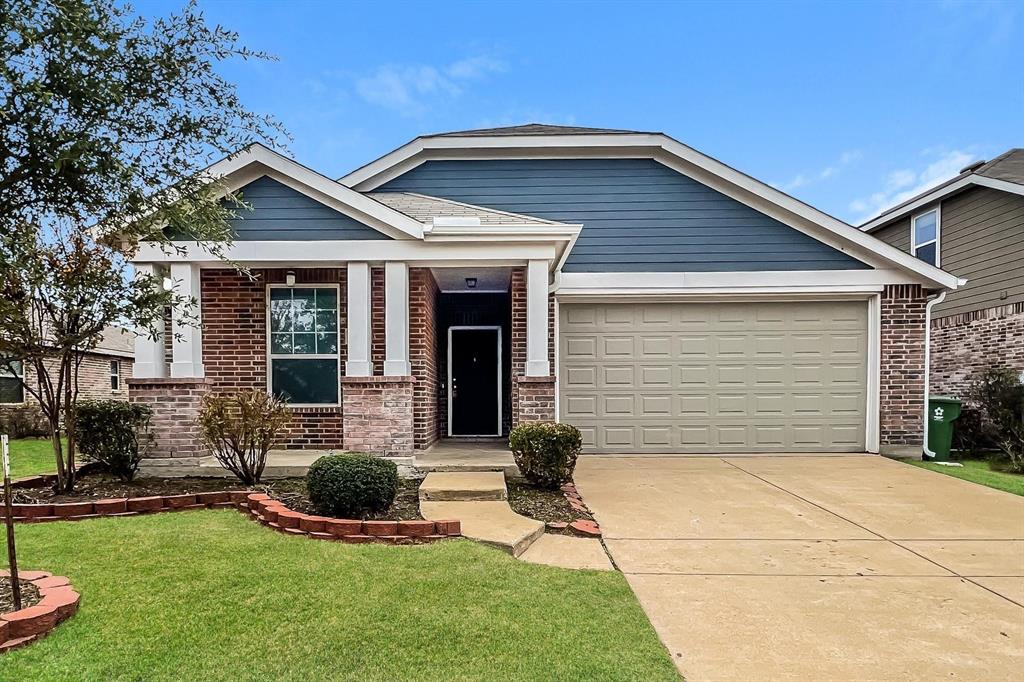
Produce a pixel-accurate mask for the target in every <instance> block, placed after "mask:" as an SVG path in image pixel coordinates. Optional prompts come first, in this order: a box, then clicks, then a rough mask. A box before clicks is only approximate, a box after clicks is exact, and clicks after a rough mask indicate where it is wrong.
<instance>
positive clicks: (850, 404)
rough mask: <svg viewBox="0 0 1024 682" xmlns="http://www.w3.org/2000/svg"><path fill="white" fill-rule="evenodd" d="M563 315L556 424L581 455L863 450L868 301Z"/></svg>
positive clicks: (588, 309)
mask: <svg viewBox="0 0 1024 682" xmlns="http://www.w3.org/2000/svg"><path fill="white" fill-rule="evenodd" d="M560 309H561V319H560V320H559V344H560V345H559V366H560V372H561V376H560V377H559V396H560V397H559V400H560V405H559V410H560V416H561V419H562V420H564V421H567V422H569V423H572V424H575V425H577V426H578V427H579V428H580V430H581V431H582V432H583V437H584V443H585V444H586V446H587V449H588V450H590V451H593V452H627V451H634V452H782V451H786V452H798V451H809V452H810V451H861V450H863V449H864V419H865V417H864V415H865V403H866V378H867V368H866V363H867V360H866V359H867V305H866V303H863V302H851V301H845V302H825V303H822V302H815V303H721V304H711V303H707V304H705V303H700V304H695V303H650V304H579V303H573V304H563V305H562V306H561V308H560Z"/></svg>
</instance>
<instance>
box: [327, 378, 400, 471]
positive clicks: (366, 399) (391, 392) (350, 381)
mask: <svg viewBox="0 0 1024 682" xmlns="http://www.w3.org/2000/svg"><path fill="white" fill-rule="evenodd" d="M415 384H416V380H415V379H414V378H413V377H411V376H408V377H397V376H388V377H384V376H375V377H342V379H341V400H342V414H343V415H344V419H345V426H344V432H345V449H346V450H352V451H357V452H370V453H373V454H376V455H385V456H398V457H408V456H411V455H412V454H413V448H414V445H415V443H414V435H413V433H414V427H413V390H414V386H415Z"/></svg>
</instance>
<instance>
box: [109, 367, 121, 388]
mask: <svg viewBox="0 0 1024 682" xmlns="http://www.w3.org/2000/svg"><path fill="white" fill-rule="evenodd" d="M120 388H121V361H120V360H111V361H110V390H111V391H117V390H120Z"/></svg>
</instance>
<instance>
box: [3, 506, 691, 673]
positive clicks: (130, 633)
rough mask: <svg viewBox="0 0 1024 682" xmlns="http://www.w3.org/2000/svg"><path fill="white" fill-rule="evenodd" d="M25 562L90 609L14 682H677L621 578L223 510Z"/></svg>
mask: <svg viewBox="0 0 1024 682" xmlns="http://www.w3.org/2000/svg"><path fill="white" fill-rule="evenodd" d="M18 547H19V564H20V565H21V566H22V567H23V568H24V569H33V568H38V569H44V570H49V571H53V572H55V573H58V574H62V575H67V576H69V577H70V578H71V581H72V584H73V585H74V586H75V588H76V589H77V590H79V591H80V592H81V593H82V607H81V609H80V611H79V612H78V614H77V615H75V616H74V617H73V618H72V619H71V620H69V621H68V622H66V623H64V624H63V625H61V626H60V627H58V628H57V630H56V631H55V632H53V633H52V634H51V635H49V636H48V637H46V638H45V639H44V640H42V641H40V642H36V643H34V644H32V645H31V646H29V647H26V648H24V649H20V650H17V651H14V652H12V653H9V654H5V655H3V656H2V657H0V679H5V680H6V679H9V680H25V681H26V682H28V681H30V680H83V679H89V680H143V679H144V680H181V679H195V680H238V679H272V680H316V679H335V680H480V679H488V680H490V679H517V680H540V679H560V680H613V679H614V680H620V679H642V680H669V679H678V677H677V675H676V672H675V668H674V666H673V664H672V661H671V660H670V659H669V656H668V654H667V653H666V651H665V649H664V648H663V647H662V645H661V644H660V642H659V641H658V639H657V637H656V636H655V634H654V631H653V629H652V628H651V626H650V624H649V623H648V621H647V619H646V617H645V616H644V614H643V612H642V611H641V609H640V606H639V605H638V603H637V601H636V599H635V598H634V597H633V594H632V593H631V592H630V590H629V587H628V585H627V584H626V581H625V579H624V578H623V576H622V575H621V574H619V573H603V572H584V571H569V570H563V569H556V568H549V567H545V566H537V565H532V564H526V563H523V562H519V561H516V560H515V559H512V558H511V557H509V556H508V555H506V554H503V553H501V552H499V551H498V550H495V549H490V548H487V547H484V546H482V545H478V544H475V543H472V542H469V541H466V540H460V541H450V542H441V543H438V544H433V545H425V546H414V547H389V546H381V545H343V544H339V543H334V542H321V541H314V540H310V539H307V538H297V537H287V536H283V535H280V534H278V533H275V532H273V531H271V530H269V529H266V528H263V527H261V526H259V525H257V524H256V523H254V522H253V521H251V520H248V519H246V518H245V517H243V516H242V515H241V514H239V513H238V512H236V511H234V510H222V511H190V512H181V513H173V514H156V515H152V516H143V517H136V518H124V519H96V520H90V521H80V522H74V523H47V524H34V525H19V526H18Z"/></svg>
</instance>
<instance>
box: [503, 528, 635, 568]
mask: <svg viewBox="0 0 1024 682" xmlns="http://www.w3.org/2000/svg"><path fill="white" fill-rule="evenodd" d="M519 558H520V559H522V560H523V561H526V562H528V563H531V564H545V565H547V566H558V567H560V568H575V569H586V570H591V571H613V570H615V569H614V568H613V567H612V562H611V560H610V559H609V558H608V555H607V554H605V552H604V547H602V546H601V541H600V540H598V539H597V538H574V537H571V536H568V535H552V534H551V533H545V534H544V535H542V536H541V537H539V538H537V541H536V542H534V543H533V544H532V545H530V547H529V548H528V549H527V550H526V551H525V552H523V553H522V555H520V557H519Z"/></svg>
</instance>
